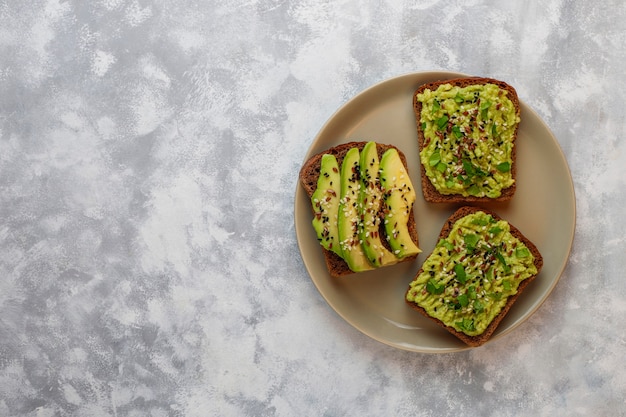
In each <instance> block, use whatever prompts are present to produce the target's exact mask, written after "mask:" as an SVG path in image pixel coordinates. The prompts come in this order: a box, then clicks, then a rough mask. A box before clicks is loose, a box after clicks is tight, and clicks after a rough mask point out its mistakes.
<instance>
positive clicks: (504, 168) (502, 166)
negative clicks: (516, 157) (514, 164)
mask: <svg viewBox="0 0 626 417" xmlns="http://www.w3.org/2000/svg"><path fill="white" fill-rule="evenodd" d="M496 168H497V169H498V171H500V172H509V171H510V170H511V164H510V163H509V162H501V163H499V164H498V165H496Z"/></svg>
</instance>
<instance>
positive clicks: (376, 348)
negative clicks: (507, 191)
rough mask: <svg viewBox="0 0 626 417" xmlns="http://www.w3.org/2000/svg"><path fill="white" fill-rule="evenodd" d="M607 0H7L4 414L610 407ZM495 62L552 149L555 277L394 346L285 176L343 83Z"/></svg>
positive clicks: (612, 122) (612, 233) (624, 39)
mask: <svg viewBox="0 0 626 417" xmlns="http://www.w3.org/2000/svg"><path fill="white" fill-rule="evenodd" d="M624 45H626V8H624V5H623V3H622V2H621V1H620V0H608V1H604V2H591V1H584V0H570V1H568V0H556V1H539V0H529V1H523V2H522V1H520V2H501V1H497V0H469V1H456V0H449V1H439V0H426V1H377V2H358V1H351V0H343V1H319V0H310V1H293V2H290V1H278V0H273V1H269V0H268V1H265V0H246V1H227V2H218V1H200V0H196V1H192V0H182V1H171V2H168V1H165V0H94V1H80V0H33V1H21V0H3V1H2V0H0V416H37V417H51V416H74V415H75V416H94V417H95V416H154V417H162V416H209V415H211V416H213V415H215V416H239V415H254V416H294V415H303V416H312V415H324V416H341V415H360V416H365V415H372V416H392V415H393V416H401V415H423V416H443V415H453V416H460V415H482V416H527V415H536V416H552V415H568V416H577V415H580V416H588V415H594V416H615V415H625V414H624V409H625V408H626V403H625V400H624V393H625V392H626V367H625V366H624V357H625V356H626V339H625V338H624V316H625V315H626V302H625V301H624V300H625V297H626V284H625V282H626V281H625V280H624V270H626V261H625V257H624V244H625V242H626V240H625V230H624V228H625V222H624V220H623V211H624V207H625V206H626V195H625V194H624V189H625V180H624V166H625V165H626V155H625V154H624V152H625V149H624V148H625V146H626V145H625V143H626V142H625V141H624V140H622V136H623V135H624V131H626V125H625V115H626V110H625V108H626V93H625V91H626V90H625V89H624V82H623V80H624V76H623V74H624V63H625V62H626V49H625V46H624ZM425 70H451V71H459V72H464V73H470V74H476V75H483V76H491V77H496V78H501V79H504V80H506V81H508V82H510V83H511V84H512V85H514V86H515V87H516V89H517V90H518V93H519V94H520V96H521V98H522V99H523V100H524V101H525V102H526V103H527V104H529V105H530V106H531V107H533V108H534V109H535V110H536V111H537V112H538V113H539V114H540V116H541V117H542V118H543V119H544V120H545V122H546V123H547V124H548V125H549V126H550V128H551V129H552V131H553V132H554V134H555V136H556V137H557V139H558V141H559V143H560V145H561V147H562V149H563V152H564V154H565V156H566V158H567V160H568V162H569V164H570V167H571V170H572V176H573V180H574V184H575V189H576V195H577V209H578V215H577V232H576V239H575V242H574V247H573V250H572V254H571V258H570V262H569V264H568V266H567V268H566V269H565V273H564V275H563V277H562V280H561V281H560V283H559V284H558V286H557V287H556V289H555V291H554V292H553V294H552V295H551V297H550V298H549V299H548V300H547V302H546V303H545V304H544V305H543V306H542V307H541V308H540V309H539V311H538V312H537V313H536V314H535V315H533V316H532V317H531V319H530V320H528V321H527V322H526V323H524V325H522V326H521V327H519V328H518V329H517V330H516V331H515V332H513V333H512V334H510V335H509V336H507V337H505V338H502V339H499V340H497V341H495V342H494V343H491V344H489V345H487V346H485V347H483V348H480V349H476V350H472V351H467V352H463V353H458V354H450V355H435V356H432V355H425V354H416V353H410V352H404V351H399V350H396V349H393V348H390V347H387V346H385V345H383V344H381V343H379V342H376V341H374V340H371V339H369V338H368V337H366V336H364V335H362V334H361V333H359V332H358V331H357V330H355V329H354V328H352V327H351V326H350V325H348V324H347V323H346V322H344V321H343V320H342V319H341V318H339V316H338V315H336V314H335V313H334V312H333V311H332V310H331V309H330V308H329V306H328V305H327V304H326V302H325V301H324V300H323V299H322V298H321V296H320V295H319V293H318V292H317V291H316V289H315V287H314V286H313V284H312V282H311V280H310V279H309V277H308V275H307V272H306V270H305V269H304V266H303V264H302V260H301V258H300V254H299V251H298V247H297V243H296V237H295V232H294V227H293V203H294V201H293V199H294V193H295V189H296V181H297V173H298V169H299V167H300V164H301V163H302V160H303V158H304V155H305V154H306V152H307V150H308V148H309V146H310V144H311V142H312V140H313V138H314V137H315V135H316V133H317V132H318V130H319V129H320V128H321V126H322V125H323V124H324V122H325V121H326V120H327V119H328V118H329V117H330V116H331V115H332V114H333V112H334V111H335V110H336V109H337V108H338V107H339V106H340V105H342V104H343V103H345V102H346V101H347V100H348V99H349V98H350V97H352V96H354V95H355V94H357V93H358V92H360V91H362V90H363V89H364V88H367V87H369V86H371V85H373V84H375V83H377V82H380V81H382V80H385V79H387V78H390V77H394V76H397V75H401V74H405V73H408V72H414V71H425Z"/></svg>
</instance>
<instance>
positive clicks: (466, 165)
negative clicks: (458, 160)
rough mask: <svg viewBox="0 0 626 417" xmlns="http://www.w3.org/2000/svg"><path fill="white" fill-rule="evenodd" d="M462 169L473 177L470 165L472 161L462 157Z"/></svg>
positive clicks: (472, 169) (472, 167) (472, 166)
mask: <svg viewBox="0 0 626 417" xmlns="http://www.w3.org/2000/svg"><path fill="white" fill-rule="evenodd" d="M462 162H463V169H464V170H465V173H466V174H467V175H468V176H470V177H473V176H474V165H472V163H471V162H470V161H469V160H468V159H465V158H464V159H463V161H462Z"/></svg>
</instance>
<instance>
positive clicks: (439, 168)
mask: <svg viewBox="0 0 626 417" xmlns="http://www.w3.org/2000/svg"><path fill="white" fill-rule="evenodd" d="M447 167H448V166H447V165H446V164H444V163H443V162H439V163H438V164H437V171H439V172H445V171H446V168H447Z"/></svg>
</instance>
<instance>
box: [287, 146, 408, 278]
mask: <svg viewBox="0 0 626 417" xmlns="http://www.w3.org/2000/svg"><path fill="white" fill-rule="evenodd" d="M366 144H367V142H348V143H345V144H341V145H338V146H335V147H332V148H330V149H327V150H325V151H323V152H320V153H318V154H316V155H313V156H312V157H311V158H309V159H308V160H307V161H306V162H305V163H304V165H302V168H301V169H300V174H299V179H300V184H302V187H303V188H304V191H305V192H306V193H307V195H308V196H309V199H310V198H311V196H312V195H313V193H314V192H315V190H316V189H317V180H318V178H319V175H320V167H321V161H322V156H324V155H325V154H331V155H334V156H335V158H337V163H338V164H339V166H341V163H342V162H343V158H344V157H345V155H346V153H347V152H348V151H349V150H350V149H352V148H358V149H359V151H362V150H363V147H364V146H365V145H366ZM390 148H394V149H396V150H397V151H398V155H399V156H400V159H401V160H402V163H403V164H404V168H405V169H406V170H407V172H408V171H409V170H408V166H407V161H406V157H405V155H404V153H402V151H400V149H398V148H397V147H395V146H393V145H389V144H382V143H379V142H376V150H377V152H378V158H379V159H380V158H382V156H383V154H384V153H385V151H387V150H388V149H390ZM311 211H313V207H311ZM408 229H409V234H410V235H411V239H412V240H413V242H414V243H415V244H416V245H417V246H418V247H419V239H418V235H417V227H416V224H415V215H414V212H413V210H411V213H410V214H409V223H408ZM379 233H380V234H381V236H386V232H385V228H384V226H383V225H382V224H381V227H380V229H379ZM381 241H382V243H383V244H387V240H386V239H381ZM320 249H321V250H322V252H323V253H324V259H325V261H326V268H327V269H328V272H329V273H330V275H331V276H333V277H341V276H345V275H350V274H354V273H355V272H354V271H352V270H351V269H350V268H349V267H348V264H347V263H346V261H344V260H343V259H342V258H341V257H340V256H339V255H337V254H336V253H334V252H332V251H329V250H327V249H325V248H324V247H323V246H322V245H320ZM387 249H390V248H389V246H387ZM416 258H417V255H413V256H407V257H406V258H403V259H401V260H399V262H409V261H413V260H415V259H416Z"/></svg>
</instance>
